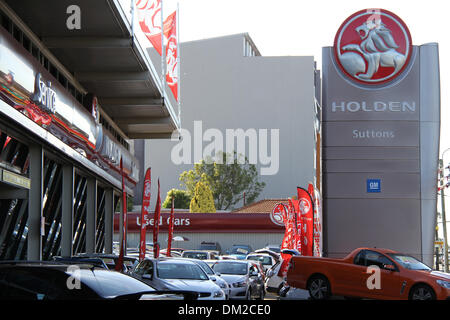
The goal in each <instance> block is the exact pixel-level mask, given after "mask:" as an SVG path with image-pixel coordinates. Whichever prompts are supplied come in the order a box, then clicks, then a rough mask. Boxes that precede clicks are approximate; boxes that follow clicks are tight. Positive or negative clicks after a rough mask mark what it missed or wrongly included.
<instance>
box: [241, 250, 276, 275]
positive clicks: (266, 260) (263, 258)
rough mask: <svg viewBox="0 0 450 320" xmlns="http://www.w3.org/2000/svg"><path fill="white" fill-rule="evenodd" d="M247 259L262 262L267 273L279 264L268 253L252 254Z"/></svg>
mask: <svg viewBox="0 0 450 320" xmlns="http://www.w3.org/2000/svg"><path fill="white" fill-rule="evenodd" d="M245 259H246V260H253V261H257V262H261V264H262V266H263V268H264V271H265V272H267V270H269V269H270V268H271V267H272V266H273V265H274V264H275V263H277V261H276V260H275V259H274V258H273V257H272V256H271V255H269V254H266V253H250V254H248V255H247V257H246V258H245Z"/></svg>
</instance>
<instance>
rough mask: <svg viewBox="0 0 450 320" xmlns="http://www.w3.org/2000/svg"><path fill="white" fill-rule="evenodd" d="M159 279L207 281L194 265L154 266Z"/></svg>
mask: <svg viewBox="0 0 450 320" xmlns="http://www.w3.org/2000/svg"><path fill="white" fill-rule="evenodd" d="M156 271H157V275H158V278H160V279H188V280H208V279H209V278H208V276H207V275H206V273H205V272H204V271H203V270H202V268H200V267H199V266H198V265H196V264H190V263H189V264H188V263H186V264H184V263H183V264H182V263H158V264H157V266H156Z"/></svg>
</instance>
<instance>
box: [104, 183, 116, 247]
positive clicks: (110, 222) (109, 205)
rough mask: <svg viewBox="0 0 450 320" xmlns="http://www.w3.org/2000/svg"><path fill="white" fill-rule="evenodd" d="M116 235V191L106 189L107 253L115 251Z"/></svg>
mask: <svg viewBox="0 0 450 320" xmlns="http://www.w3.org/2000/svg"><path fill="white" fill-rule="evenodd" d="M113 235H114V191H113V189H112V188H107V189H105V252H106V253H112V251H113Z"/></svg>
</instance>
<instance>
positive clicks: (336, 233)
mask: <svg viewBox="0 0 450 320" xmlns="http://www.w3.org/2000/svg"><path fill="white" fill-rule="evenodd" d="M322 72H323V77H322V79H323V80H322V81H323V82H322V88H323V89H322V104H323V108H322V110H323V114H322V125H323V157H322V160H323V182H324V189H323V210H324V211H323V214H324V217H323V219H324V255H328V256H331V257H333V256H342V255H343V254H345V253H347V252H350V251H351V250H353V249H354V248H357V247H362V246H369V247H385V248H391V249H394V250H398V251H401V252H404V253H409V254H412V255H414V256H416V257H418V258H420V259H422V260H423V261H424V262H425V263H428V264H431V263H432V259H433V242H434V231H435V221H436V219H435V218H436V179H437V172H438V167H437V165H438V152H439V127H440V80H439V53H438V45H437V44H436V43H428V44H424V45H418V46H417V45H413V44H412V38H411V34H410V32H409V30H408V27H407V25H406V24H405V23H404V22H403V21H402V20H401V19H400V18H399V17H398V16H397V15H395V14H394V13H392V12H389V11H387V10H383V9H367V10H361V11H359V12H356V13H354V14H352V15H351V16H350V17H348V18H347V19H346V20H345V21H344V22H343V23H342V25H341V26H340V28H339V29H338V31H337V33H336V35H335V38H334V45H333V47H324V48H323V50H322Z"/></svg>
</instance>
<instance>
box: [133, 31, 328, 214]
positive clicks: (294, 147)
mask: <svg viewBox="0 0 450 320" xmlns="http://www.w3.org/2000/svg"><path fill="white" fill-rule="evenodd" d="M180 51H181V54H182V70H181V102H182V109H181V114H182V118H183V121H182V125H181V127H182V130H180V131H179V135H177V136H175V137H174V139H173V140H172V141H168V140H146V141H145V143H142V145H144V144H145V145H144V146H142V147H140V148H141V149H140V150H141V151H140V154H139V153H138V154H136V156H137V158H138V159H143V161H142V165H143V167H145V168H147V167H151V168H152V180H153V182H156V179H157V178H160V183H161V196H162V197H163V198H164V197H165V195H166V193H167V191H168V190H170V189H171V188H180V181H179V176H180V174H181V173H182V172H183V171H185V170H190V169H192V168H193V164H194V163H197V162H199V161H200V160H202V159H205V158H207V157H208V156H211V157H213V158H214V156H215V155H216V152H220V151H224V152H228V153H230V151H231V150H235V151H236V152H237V153H238V154H243V155H245V156H247V158H248V159H249V162H250V163H254V164H255V165H256V167H257V170H258V174H259V177H258V178H259V181H263V182H265V183H266V186H265V188H264V189H263V190H262V192H261V194H260V196H259V198H258V199H262V198H278V197H288V196H293V195H294V194H295V192H296V191H295V190H296V187H297V186H302V185H303V186H306V185H307V183H308V182H309V181H314V179H315V177H316V171H315V168H316V164H315V149H316V145H315V128H314V120H315V117H316V109H317V107H318V103H317V101H318V100H316V96H317V93H320V77H319V76H318V71H317V70H316V69H315V62H314V59H313V57H309V56H304V57H297V56H292V57H290V56H289V57H264V56H261V54H260V53H259V51H258V49H257V48H256V46H255V45H254V43H253V41H252V40H251V38H250V37H249V36H248V34H237V35H231V36H225V37H219V38H212V39H205V40H199V41H192V42H186V43H182V44H181V49H180ZM168 159H170V160H169V161H168ZM152 185H153V186H152V208H153V207H154V204H155V199H156V197H155V196H153V195H156V192H157V189H156V183H152ZM141 190H142V189H141ZM141 193H142V191H140V190H136V194H141ZM258 199H256V200H258ZM135 203H136V204H140V201H139V196H137V201H135ZM241 205H242V203H240V204H238V206H241ZM222 209H225V208H222ZM227 209H228V210H230V209H232V208H227Z"/></svg>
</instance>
